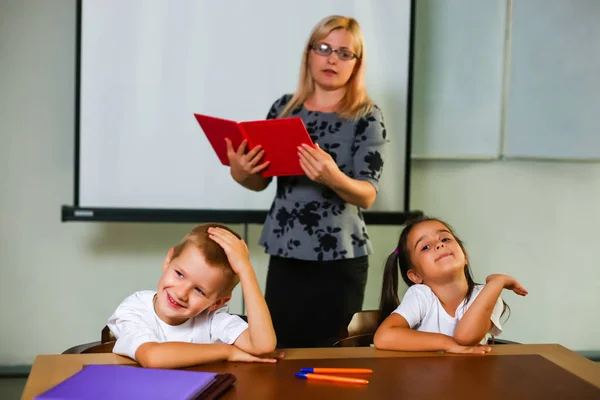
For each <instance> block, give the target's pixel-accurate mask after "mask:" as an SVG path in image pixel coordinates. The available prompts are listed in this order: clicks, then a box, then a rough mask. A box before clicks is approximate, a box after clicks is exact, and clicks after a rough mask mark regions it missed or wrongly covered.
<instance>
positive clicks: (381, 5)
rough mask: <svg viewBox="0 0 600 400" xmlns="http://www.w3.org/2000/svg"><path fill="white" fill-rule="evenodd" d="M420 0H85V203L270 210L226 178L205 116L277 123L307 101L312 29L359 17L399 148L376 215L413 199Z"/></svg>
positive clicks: (370, 83)
mask: <svg viewBox="0 0 600 400" xmlns="http://www.w3.org/2000/svg"><path fill="white" fill-rule="evenodd" d="M410 7H411V1H410V0H401V1H399V0H377V1H369V2H364V1H360V0H354V1H348V0H328V1H321V0H309V1H298V0H297V1H285V2H282V1H277V0H255V1H236V2H224V1H218V2H217V1H199V0H198V1H195V0H178V1H166V0H128V1H122V0H84V1H83V3H82V13H81V14H82V15H81V39H80V43H81V44H80V46H81V55H80V63H81V65H80V73H81V78H80V101H79V106H80V112H79V117H80V122H79V127H78V129H79V149H78V151H79V164H78V168H79V171H78V173H79V186H78V189H79V204H76V206H81V207H99V208H121V209H161V210H198V209H202V210H238V211H239V210H242V211H243V210H250V211H267V210H268V208H269V207H270V205H271V201H272V199H273V197H274V193H275V186H276V185H275V184H274V182H273V183H272V184H271V185H270V187H269V188H268V189H267V190H266V191H263V192H252V191H250V190H247V189H245V188H243V187H241V186H240V185H239V184H237V183H236V182H235V181H234V180H233V179H232V178H231V177H230V175H229V168H228V167H225V166H222V165H221V164H220V163H219V161H218V158H217V157H216V155H215V154H214V152H213V150H212V148H211V147H210V145H209V143H208V141H207V139H206V137H205V136H204V134H203V132H202V130H201V129H200V127H199V126H198V124H197V122H196V120H195V118H194V116H193V114H194V113H202V114H209V115H213V116H217V117H222V118H227V119H232V120H238V121H244V120H255V119H263V118H265V117H266V115H267V112H268V111H269V108H270V107H271V105H272V103H273V102H274V101H275V100H276V99H278V98H279V97H280V96H282V95H283V94H285V93H291V92H293V91H295V89H296V86H297V80H298V73H299V69H300V64H301V55H302V51H303V49H304V46H305V45H306V41H307V40H308V37H309V34H310V31H311V30H312V28H313V27H314V25H316V24H317V22H318V21H319V20H321V19H322V18H323V17H325V16H327V15H331V14H341V15H346V16H352V17H355V18H356V19H357V20H358V21H359V23H360V24H361V26H362V28H363V31H364V36H365V40H366V54H367V61H366V64H367V87H368V89H369V94H370V95H371V97H372V98H373V99H374V101H375V102H376V103H377V104H378V105H379V106H380V107H381V109H382V111H383V114H384V120H385V123H386V128H387V133H388V138H389V139H390V145H389V146H387V149H386V150H385V153H384V157H385V167H384V172H383V175H382V178H381V182H380V187H381V189H380V192H379V193H378V196H377V200H376V202H375V204H374V206H373V207H372V208H371V209H370V210H369V211H367V212H370V211H384V212H402V211H404V208H405V207H404V199H405V196H404V195H405V193H404V190H405V165H406V157H405V154H406V115H407V103H408V101H407V96H408V80H409V79H408V70H409V69H408V68H409V59H408V57H409V44H410Z"/></svg>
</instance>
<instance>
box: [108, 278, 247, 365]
mask: <svg viewBox="0 0 600 400" xmlns="http://www.w3.org/2000/svg"><path fill="white" fill-rule="evenodd" d="M155 294H156V292H155V291H151V290H143V291H140V292H135V293H134V294H132V295H131V296H129V297H127V298H126V299H125V300H123V302H122V303H121V304H120V305H119V307H117V309H116V310H115V312H114V313H113V315H111V316H110V318H109V319H108V322H107V326H108V327H109V329H110V330H111V331H112V333H113V334H114V335H115V337H116V338H117V342H116V343H115V346H114V348H113V352H114V353H117V354H122V355H125V356H128V357H130V358H133V359H135V352H136V351H137V349H138V347H139V346H140V345H142V344H144V343H148V342H156V343H164V342H187V343H203V344H210V343H227V344H233V343H234V342H235V341H236V339H237V338H238V337H239V336H240V335H241V334H242V332H244V331H245V330H246V329H247V328H248V324H247V323H246V321H244V320H243V319H241V318H240V317H238V316H237V315H231V314H228V313H227V307H226V306H224V307H221V308H219V309H217V310H215V311H210V312H203V313H202V314H200V315H198V316H196V317H194V318H190V319H188V320H187V321H186V322H184V323H183V324H181V325H177V326H172V325H169V324H167V323H166V322H164V321H163V320H161V319H160V318H159V317H158V315H156V312H155V311H154V304H153V299H154V295H155Z"/></svg>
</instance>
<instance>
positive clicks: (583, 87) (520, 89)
mask: <svg viewBox="0 0 600 400" xmlns="http://www.w3.org/2000/svg"><path fill="white" fill-rule="evenodd" d="M511 29H512V32H511V54H510V76H509V83H510V84H509V92H508V93H509V94H508V103H507V104H508V108H507V120H506V133H505V143H504V146H505V150H504V153H505V155H506V156H507V157H532V158H538V157H539V158H550V159H600V1H597V0H576V1H563V0H527V1H515V2H514V9H513V22H512V28H511Z"/></svg>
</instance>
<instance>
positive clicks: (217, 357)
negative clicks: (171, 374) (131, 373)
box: [135, 342, 233, 368]
mask: <svg viewBox="0 0 600 400" xmlns="http://www.w3.org/2000/svg"><path fill="white" fill-rule="evenodd" d="M232 347H233V346H231V345H228V344H196V343H185V342H165V343H156V342H147V343H144V344H142V345H140V347H138V349H137V351H136V352H135V360H136V361H137V362H138V363H140V365H141V366H142V367H147V368H186V367H191V366H194V365H199V364H205V363H210V362H215V361H224V360H227V359H228V358H229V356H230V355H231V353H232Z"/></svg>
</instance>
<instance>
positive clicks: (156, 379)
mask: <svg viewBox="0 0 600 400" xmlns="http://www.w3.org/2000/svg"><path fill="white" fill-rule="evenodd" d="M234 382H235V377H234V376H233V375H231V374H217V373H214V372H196V371H185V370H176V369H153V368H141V367H136V366H124V365H87V366H84V367H83V369H82V370H81V371H79V372H77V373H76V374H75V375H73V376H71V377H70V378H67V379H65V380H64V381H62V382H61V383H59V384H58V385H56V386H54V387H53V388H51V389H49V390H47V391H46V392H44V393H42V394H40V395H38V396H37V397H35V399H39V400H73V399H86V400H100V399H102V400H106V399H111V400H125V399H127V400H133V399H144V400H159V399H161V400H162V399H164V400H188V399H211V400H212V399H217V398H218V397H219V396H220V395H222V394H223V393H225V392H226V391H227V390H228V389H229V388H230V387H231V386H232V385H233V383H234Z"/></svg>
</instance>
